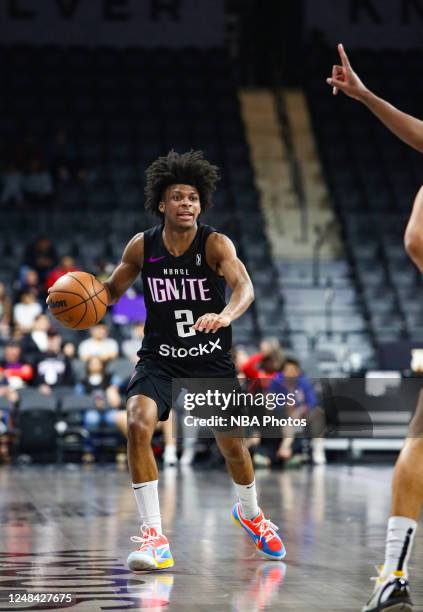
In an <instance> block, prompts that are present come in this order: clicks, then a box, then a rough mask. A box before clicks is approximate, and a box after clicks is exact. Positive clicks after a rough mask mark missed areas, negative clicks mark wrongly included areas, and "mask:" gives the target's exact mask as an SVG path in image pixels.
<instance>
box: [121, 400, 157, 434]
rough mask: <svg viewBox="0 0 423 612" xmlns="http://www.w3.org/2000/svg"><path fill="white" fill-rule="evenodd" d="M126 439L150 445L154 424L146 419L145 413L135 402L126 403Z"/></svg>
mask: <svg viewBox="0 0 423 612" xmlns="http://www.w3.org/2000/svg"><path fill="white" fill-rule="evenodd" d="M127 415H128V437H129V438H132V439H137V440H138V441H139V442H146V443H150V441H151V438H152V437H153V433H154V423H151V422H150V420H149V419H147V418H146V415H145V412H144V410H143V409H142V407H141V406H139V404H137V403H136V402H128V406H127Z"/></svg>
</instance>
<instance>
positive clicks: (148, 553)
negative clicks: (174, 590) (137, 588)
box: [126, 395, 173, 571]
mask: <svg viewBox="0 0 423 612" xmlns="http://www.w3.org/2000/svg"><path fill="white" fill-rule="evenodd" d="M126 410H127V415H128V464H129V470H130V472H131V476H132V488H133V490H134V494H135V499H136V502H137V506H138V511H139V515H140V520H141V537H139V536H134V537H133V538H132V540H133V541H135V542H139V543H140V546H139V548H138V549H137V550H136V551H134V552H132V553H131V554H130V555H129V557H128V566H129V568H130V569H131V570H133V571H140V570H154V569H162V568H165V567H171V566H172V565H173V559H172V555H171V553H170V550H169V542H168V541H167V538H166V537H165V536H164V535H163V534H162V524H161V515H160V504H159V495H158V488H157V485H158V470H157V464H156V460H155V458H154V454H153V450H152V447H151V440H152V438H153V433H154V430H155V428H156V425H157V422H158V409H157V404H156V402H155V401H154V400H153V399H151V398H150V397H147V396H145V395H134V396H132V397H130V398H129V399H128V402H127V406H126Z"/></svg>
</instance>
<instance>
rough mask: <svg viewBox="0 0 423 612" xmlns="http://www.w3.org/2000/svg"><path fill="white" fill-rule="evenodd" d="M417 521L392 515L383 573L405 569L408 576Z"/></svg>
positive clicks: (389, 522) (389, 523)
mask: <svg viewBox="0 0 423 612" xmlns="http://www.w3.org/2000/svg"><path fill="white" fill-rule="evenodd" d="M416 529H417V523H416V521H413V519H410V518H407V517H405V516H391V518H390V519H389V521H388V531H387V535H386V551H385V563H384V566H383V575H384V576H388V575H389V574H391V573H392V572H396V571H401V570H402V571H403V572H404V573H405V575H406V576H408V560H409V558H410V554H411V549H412V547H413V540H414V535H415V533H416Z"/></svg>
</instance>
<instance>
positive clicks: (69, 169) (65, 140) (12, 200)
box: [0, 128, 87, 208]
mask: <svg viewBox="0 0 423 612" xmlns="http://www.w3.org/2000/svg"><path fill="white" fill-rule="evenodd" d="M5 150H6V151H7V155H6V157H4V156H3V157H4V158H3V160H2V166H3V167H2V173H1V189H0V207H1V206H7V205H10V204H15V205H16V206H19V207H21V208H27V207H29V206H34V205H39V206H43V207H45V206H46V205H49V204H50V203H51V202H52V198H53V196H54V193H55V191H57V190H58V189H60V185H61V183H66V182H68V181H70V180H73V181H79V182H82V183H84V182H85V181H86V179H87V172H86V170H85V168H84V164H83V163H82V161H81V160H80V159H78V155H77V152H76V147H75V146H74V145H73V144H72V142H71V141H70V138H69V136H68V134H67V132H66V130H65V129H63V128H59V129H58V130H57V132H56V133H55V135H54V137H53V140H52V142H50V143H48V144H47V146H45V147H44V148H43V147H42V146H41V145H40V143H38V142H37V141H36V139H35V138H34V136H33V134H32V133H31V132H30V131H28V132H27V133H26V134H25V135H24V136H23V137H22V138H21V140H20V141H18V142H13V143H10V146H8V147H7V148H6V149H5Z"/></svg>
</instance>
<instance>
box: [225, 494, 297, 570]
mask: <svg viewBox="0 0 423 612" xmlns="http://www.w3.org/2000/svg"><path fill="white" fill-rule="evenodd" d="M232 518H233V520H234V521H235V523H236V524H237V525H239V527H242V528H243V529H245V531H246V532H247V533H248V535H249V536H250V538H251V539H252V540H253V542H254V544H255V545H256V548H257V550H258V552H259V554H260V555H261V556H262V557H266V559H272V560H273V561H280V560H281V559H283V558H284V556H285V555H286V550H285V546H284V545H283V542H282V540H281V539H280V537H279V536H278V534H277V533H276V531H277V530H278V527H276V525H274V524H273V523H271V522H270V521H269V520H268V519H265V518H264V514H263V512H262V511H261V510H260V512H259V514H258V515H257V516H256V517H255V518H254V519H253V520H252V521H249V520H247V519H246V518H244V517H243V516H242V514H241V505H240V503H239V502H238V503H236V504H235V505H234V507H233V508H232Z"/></svg>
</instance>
